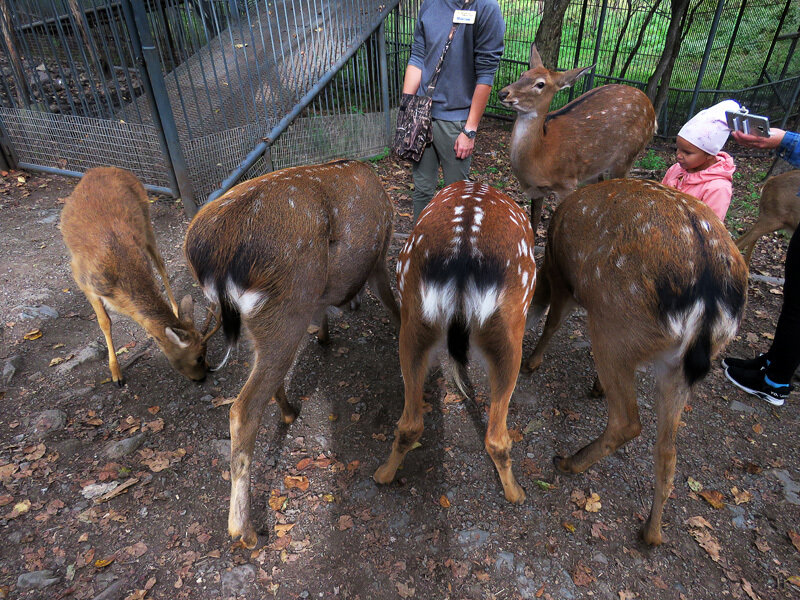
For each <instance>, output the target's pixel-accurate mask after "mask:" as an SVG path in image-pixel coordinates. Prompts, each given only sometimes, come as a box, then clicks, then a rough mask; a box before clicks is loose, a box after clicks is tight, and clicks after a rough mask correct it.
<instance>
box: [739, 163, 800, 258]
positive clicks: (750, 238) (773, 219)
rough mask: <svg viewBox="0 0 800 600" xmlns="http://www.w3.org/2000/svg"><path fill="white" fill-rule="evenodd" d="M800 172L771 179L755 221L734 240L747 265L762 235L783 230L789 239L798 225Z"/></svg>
mask: <svg viewBox="0 0 800 600" xmlns="http://www.w3.org/2000/svg"><path fill="white" fill-rule="evenodd" d="M798 190H800V169H794V170H792V171H787V172H786V173H781V174H780V175H776V176H775V177H770V178H769V179H768V180H767V182H766V183H765V184H764V187H763V188H762V189H761V198H760V199H759V201H758V220H757V221H756V222H755V224H754V225H753V226H752V227H751V228H750V229H748V230H747V231H746V232H745V233H743V234H742V235H741V236H740V237H739V238H737V239H736V247H737V248H738V249H739V250H741V251H742V252H743V253H744V260H745V262H746V263H747V264H748V266H749V265H750V258H751V257H752V255H753V249H754V248H755V247H756V242H757V241H758V240H759V238H760V237H761V236H762V235H765V234H767V233H772V232H773V231H778V230H779V229H785V230H786V231H787V232H788V234H789V237H791V236H792V234H793V233H794V230H795V229H797V225H798V224H800V196H798Z"/></svg>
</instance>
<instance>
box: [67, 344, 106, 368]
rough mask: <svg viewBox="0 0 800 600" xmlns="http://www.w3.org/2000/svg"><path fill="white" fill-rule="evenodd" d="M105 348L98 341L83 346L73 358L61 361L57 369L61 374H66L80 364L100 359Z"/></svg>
mask: <svg viewBox="0 0 800 600" xmlns="http://www.w3.org/2000/svg"><path fill="white" fill-rule="evenodd" d="M103 350H104V348H102V349H101V347H100V344H98V343H97V342H91V343H90V344H89V345H88V346H86V347H85V348H83V349H82V350H81V351H80V352H78V354H76V355H75V357H74V358H73V359H72V360H68V361H67V362H64V363H61V364H60V365H58V366H57V367H56V371H57V372H58V373H59V374H64V373H67V372H69V371H71V370H72V369H74V368H75V367H77V366H78V365H82V364H84V363H87V362H93V361H96V360H100V357H101V356H102V351H103Z"/></svg>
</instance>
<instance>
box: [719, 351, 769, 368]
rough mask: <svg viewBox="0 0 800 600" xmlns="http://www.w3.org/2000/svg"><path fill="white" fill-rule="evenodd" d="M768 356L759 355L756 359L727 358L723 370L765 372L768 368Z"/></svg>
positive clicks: (723, 361) (723, 362) (723, 363)
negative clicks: (730, 368)
mask: <svg viewBox="0 0 800 600" xmlns="http://www.w3.org/2000/svg"><path fill="white" fill-rule="evenodd" d="M768 362H769V361H767V355H766V354H759V355H758V356H756V357H755V358H734V357H733V356H727V357H725V358H723V359H722V368H723V369H727V368H728V367H736V368H737V369H747V370H749V371H763V370H764V369H766V368H767V363H768Z"/></svg>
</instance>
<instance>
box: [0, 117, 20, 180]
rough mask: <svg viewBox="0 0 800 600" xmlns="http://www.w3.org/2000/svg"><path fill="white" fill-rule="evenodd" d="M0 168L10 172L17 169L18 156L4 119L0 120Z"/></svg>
mask: <svg viewBox="0 0 800 600" xmlns="http://www.w3.org/2000/svg"><path fill="white" fill-rule="evenodd" d="M0 168H2V169H6V170H9V171H10V170H11V169H16V168H17V155H16V154H15V153H14V147H13V146H12V145H11V138H10V137H8V132H7V131H6V128H5V126H4V125H3V119H2V118H0Z"/></svg>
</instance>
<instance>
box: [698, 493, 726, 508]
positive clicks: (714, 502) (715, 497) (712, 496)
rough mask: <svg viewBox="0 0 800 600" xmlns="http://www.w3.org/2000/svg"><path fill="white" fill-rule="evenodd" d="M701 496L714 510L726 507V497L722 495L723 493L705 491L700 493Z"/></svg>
mask: <svg viewBox="0 0 800 600" xmlns="http://www.w3.org/2000/svg"><path fill="white" fill-rule="evenodd" d="M700 495H701V496H702V497H703V498H705V501H706V502H708V503H709V504H710V505H711V506H713V507H714V508H722V507H724V506H725V497H724V496H723V495H722V492H718V491H717V490H703V491H702V492H700Z"/></svg>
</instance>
